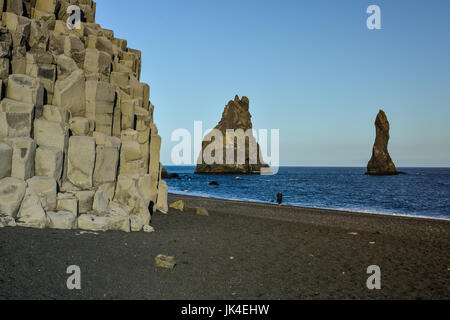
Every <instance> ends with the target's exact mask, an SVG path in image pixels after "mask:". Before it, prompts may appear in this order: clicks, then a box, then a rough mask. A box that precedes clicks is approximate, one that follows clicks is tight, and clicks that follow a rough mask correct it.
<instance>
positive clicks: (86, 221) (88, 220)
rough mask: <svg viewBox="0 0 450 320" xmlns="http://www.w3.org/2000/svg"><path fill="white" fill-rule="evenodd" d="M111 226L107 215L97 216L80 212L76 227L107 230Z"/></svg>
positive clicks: (88, 229)
mask: <svg viewBox="0 0 450 320" xmlns="http://www.w3.org/2000/svg"><path fill="white" fill-rule="evenodd" d="M110 226H111V219H110V218H109V217H98V216H94V215H91V214H82V215H81V216H79V217H78V228H79V229H81V230H87V231H96V232H98V231H103V232H105V231H108V230H109V229H110Z"/></svg>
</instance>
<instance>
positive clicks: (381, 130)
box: [366, 110, 399, 175]
mask: <svg viewBox="0 0 450 320" xmlns="http://www.w3.org/2000/svg"><path fill="white" fill-rule="evenodd" d="M375 127H376V134H377V135H376V139H375V144H374V147H373V154H372V159H370V161H369V164H368V165H367V173H366V174H368V175H396V174H399V172H398V171H397V168H396V167H395V165H394V162H393V161H392V159H391V156H390V155H389V151H388V144H389V139H390V135H389V130H390V125H389V121H388V120H387V117H386V114H385V113H384V111H383V110H380V112H379V113H378V116H377V119H376V121H375Z"/></svg>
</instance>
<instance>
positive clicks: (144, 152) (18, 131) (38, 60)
mask: <svg viewBox="0 0 450 320" xmlns="http://www.w3.org/2000/svg"><path fill="white" fill-rule="evenodd" d="M70 5H78V6H79V7H80V8H81V10H82V23H81V28H79V29H75V30H69V28H67V24H66V21H67V19H68V18H69V16H70V11H69V12H68V11H67V10H68V8H69V6H70ZM95 8H96V5H95V2H93V1H91V0H0V18H1V19H0V20H1V23H0V179H2V178H5V177H8V176H12V177H16V178H18V179H19V180H25V181H29V185H28V187H27V184H26V183H25V186H24V187H23V193H22V198H23V197H24V194H25V192H26V189H28V194H27V197H26V201H24V204H23V209H21V212H22V221H21V223H22V224H23V225H25V226H30V227H38V228H41V227H43V225H44V220H45V223H46V224H48V227H50V228H58V229H70V228H73V227H74V226H76V225H77V220H78V219H75V218H76V217H77V215H78V214H79V213H80V214H91V213H94V214H96V215H104V216H105V218H107V219H106V220H102V219H97V220H96V219H94V221H89V219H87V221H86V222H87V224H88V228H89V229H98V228H99V229H102V230H103V229H108V228H110V229H111V230H120V231H125V232H129V231H141V230H142V229H143V228H146V229H145V230H147V231H152V228H151V227H150V225H149V222H150V219H151V216H150V212H149V205H150V203H151V202H153V209H154V210H156V206H157V204H156V203H155V202H156V199H157V197H158V188H157V186H158V183H159V181H160V171H161V170H160V164H159V161H160V160H159V152H160V143H159V146H158V141H157V140H158V137H157V138H155V139H154V140H153V147H152V146H151V139H150V137H151V136H152V135H153V136H158V131H157V127H156V125H155V124H154V123H153V112H154V106H153V105H152V104H151V102H150V101H149V100H150V86H149V85H147V84H145V83H141V82H140V80H139V79H140V72H141V61H142V53H141V52H140V51H139V50H135V49H131V48H128V47H127V41H126V40H123V39H117V38H115V37H114V31H112V30H108V29H103V28H102V27H101V26H100V25H98V24H96V23H95ZM4 11H5V12H4ZM3 98H4V99H3ZM122 131H124V133H123V134H122ZM128 131H129V132H128ZM69 137H71V138H70V139H69ZM78 138H85V139H86V140H78ZM122 140H123V141H124V143H122ZM151 152H152V153H153V155H152V157H150V153H151ZM119 164H120V169H119V168H118V166H119ZM150 167H151V168H150ZM118 171H120V172H121V174H122V175H123V174H132V176H131V177H128V178H124V177H122V181H120V182H118V183H117V181H116V180H118V177H117V174H118ZM23 183H24V182H23ZM116 183H117V184H118V185H119V187H118V192H116V190H115V187H116ZM0 184H1V180H0ZM128 184H130V186H131V187H130V189H129V190H125V188H126V187H127V185H128ZM50 185H51V186H50ZM105 186H107V187H105ZM9 187H11V186H9ZM12 188H14V186H13V187H12ZM0 189H1V188H0ZM58 191H60V192H62V193H59V194H58V195H57V198H56V192H58ZM8 192H10V193H12V194H14V192H15V191H13V190H12V189H11V190H10V191H8ZM160 193H162V194H163V195H162V196H160V199H162V198H163V197H164V186H163V184H162V183H161V191H160ZM5 194H6V193H5ZM4 197H6V198H7V196H6V195H5V196H4ZM6 198H5V200H4V203H1V204H0V208H6V209H5V211H9V212H13V213H14V216H17V214H18V210H19V208H20V204H21V203H22V199H20V201H18V203H17V204H16V207H17V206H18V207H17V208H15V209H14V208H13V207H14V203H15V202H14V201H13V200H14V199H13V198H14V197H11V199H9V198H8V199H6ZM116 198H117V199H119V200H120V202H119V201H117V200H115V199H116ZM37 199H38V200H39V201H37ZM1 200H2V198H1V196H0V201H1ZM160 201H162V200H160ZM161 206H162V207H164V204H162V205H161ZM46 211H47V212H48V213H49V214H48V217H45V212H46ZM44 218H45V219H44ZM83 219H85V220H86V217H83V218H81V220H83ZM108 223H109V224H110V225H109V226H108V227H105V225H106V224H108ZM9 225H15V221H14V218H13V216H12V215H11V216H8V217H6V216H5V215H3V216H2V213H1V212H0V227H3V226H9ZM89 225H90V226H89ZM89 229H88V230H89Z"/></svg>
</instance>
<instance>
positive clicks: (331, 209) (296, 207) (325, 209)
mask: <svg viewBox="0 0 450 320" xmlns="http://www.w3.org/2000/svg"><path fill="white" fill-rule="evenodd" d="M170 195H172V196H186V197H193V198H203V199H214V200H223V201H235V202H240V203H248V204H264V205H268V206H273V207H275V208H278V207H280V206H278V205H277V204H275V203H271V202H267V201H257V200H239V199H233V198H225V197H224V198H221V197H215V196H207V195H201V194H194V193H193V194H191V193H189V192H183V191H176V190H170V189H169V196H170ZM281 207H283V208H292V209H305V210H321V211H335V212H340V213H352V214H367V215H375V216H385V217H402V218H412V219H421V220H437V221H447V222H450V218H444V217H430V216H423V215H408V214H401V213H387V212H374V211H358V210H351V209H345V208H342V209H336V208H322V207H306V206H296V205H284V204H283V205H281Z"/></svg>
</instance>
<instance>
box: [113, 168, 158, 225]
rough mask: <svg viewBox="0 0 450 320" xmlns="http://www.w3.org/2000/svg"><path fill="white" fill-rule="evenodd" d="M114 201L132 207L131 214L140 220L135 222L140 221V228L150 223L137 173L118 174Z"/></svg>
mask: <svg viewBox="0 0 450 320" xmlns="http://www.w3.org/2000/svg"><path fill="white" fill-rule="evenodd" d="M114 201H116V202H119V203H121V204H124V205H127V206H129V207H132V208H133V215H136V216H138V217H139V218H141V220H142V221H140V222H139V223H137V225H140V224H141V223H142V226H140V228H141V229H142V228H143V227H144V225H147V224H149V223H150V220H151V216H150V212H149V211H148V204H147V203H146V202H145V199H144V196H143V193H142V192H141V190H140V188H139V175H119V177H118V179H117V185H116V193H115V196H114ZM136 231H140V230H136Z"/></svg>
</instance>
